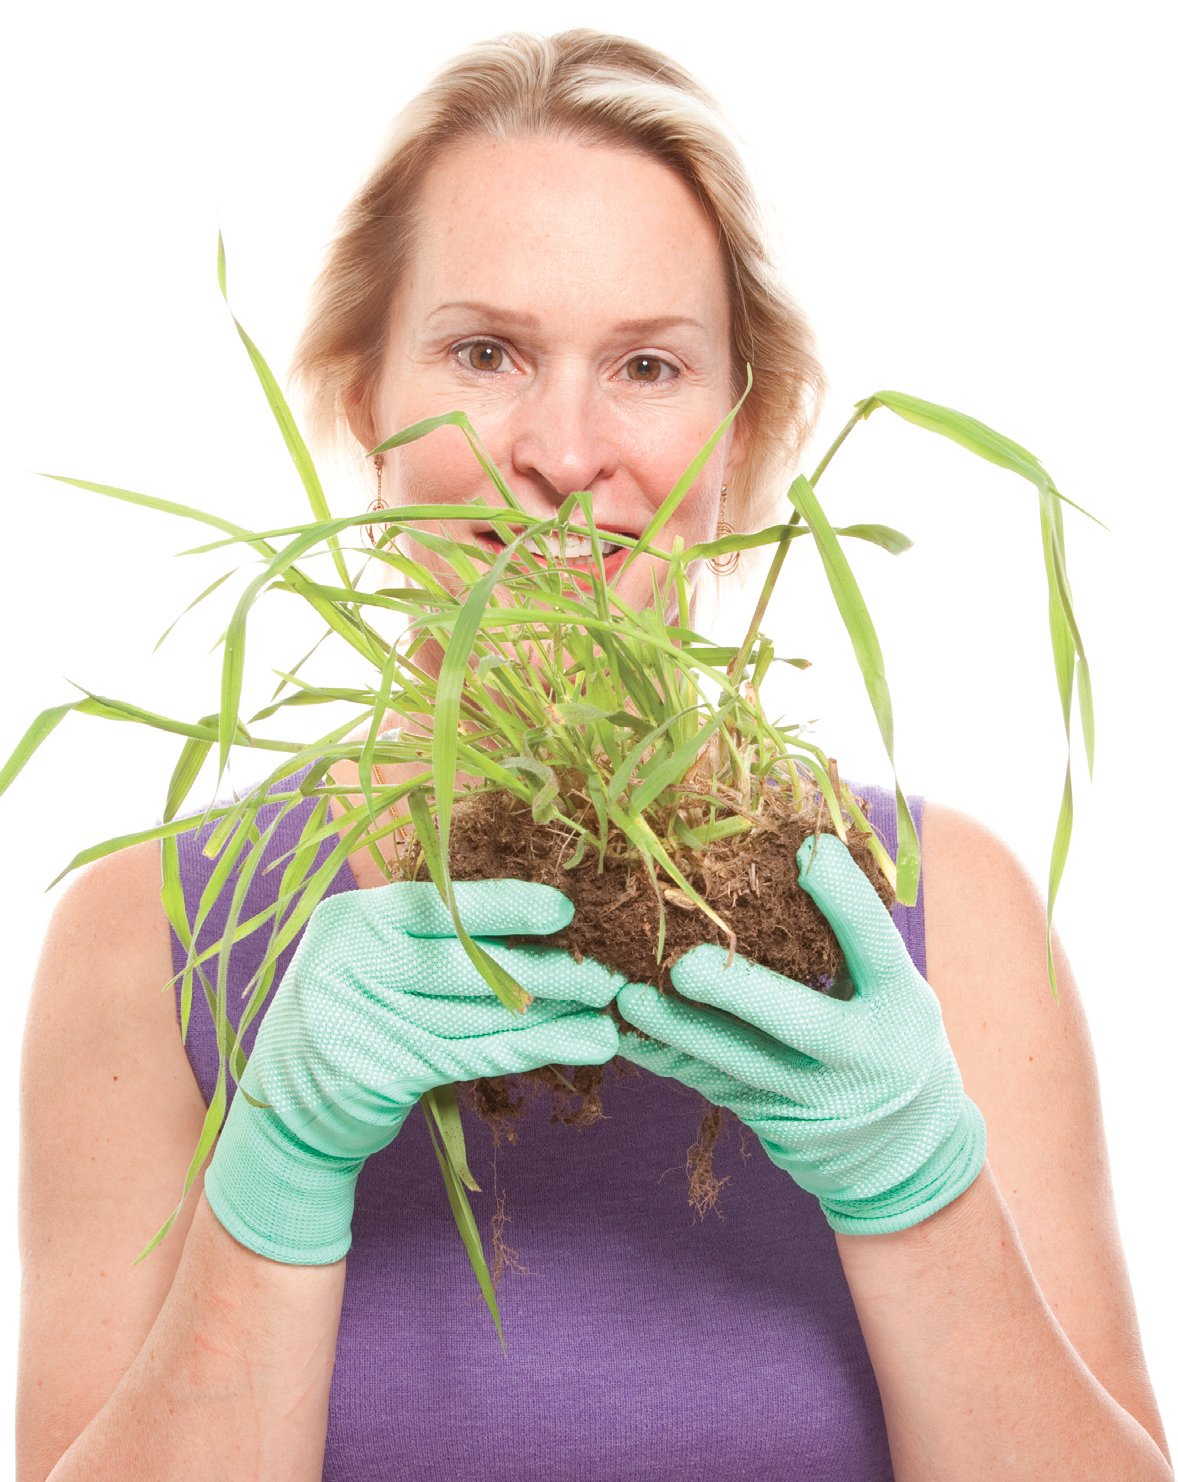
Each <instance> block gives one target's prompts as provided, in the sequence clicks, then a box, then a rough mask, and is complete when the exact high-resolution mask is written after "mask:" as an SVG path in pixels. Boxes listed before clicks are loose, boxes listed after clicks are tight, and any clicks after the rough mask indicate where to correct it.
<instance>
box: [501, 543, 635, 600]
mask: <svg viewBox="0 0 1178 1482" xmlns="http://www.w3.org/2000/svg"><path fill="white" fill-rule="evenodd" d="M474 539H475V542H476V543H477V544H478V545H480V546H481V547H482V548H483V549H484V550H485V551H487V552H489V553H490V554H491V555H492V556H498V555H499V554H500V552H501V551H502V550H503V541H502V540H500V538H499V537H498V536H497V535H496V534H495V533H494V532H493V531H490V530H476V531H474ZM630 549H631V547H630V546H626V545H614V544H613V543H612V542H610V541H607V540H602V541H601V554H602V562H601V565H600V566H597V565H596V564H595V562H594V560H593V548H592V546H591V545H590V543H589V541H588V540H587V539H585V538H583V537H579V536H568V537H566V539H565V552H564V556H563V558H562V557H561V554H560V548H559V546H554V545H550V544H549V542H547V541H546V540H544V539H543V537H540V538H539V539H538V540H537V541H536V542H535V543H534V544H533V545H531V546H528V547H520V548H519V549H518V550H517V552H516V559H517V560H518V562H519V564H520V565H521V566H523V567H524V568H525V569H528V568H527V557H528V556H530V557H531V559H532V560H533V561H535V562H536V563H537V564H538V565H540V566H549V565H556V566H559V567H561V568H562V569H563V570H566V571H568V572H570V573H571V574H572V577H573V580H574V581H575V582H576V584H577V585H578V586H579V587H580V588H581V589H582V590H584V591H590V590H591V589H592V586H593V583H592V582H591V581H589V580H586V579H585V578H584V577H580V576H578V575H577V573H578V572H588V571H591V570H592V571H597V572H598V574H599V575H602V574H604V578H605V580H606V582H612V581H613V579H614V577H615V576H616V575H617V573H618V571H619V570H620V569H621V565H622V562H623V561H624V560H625V559H626V555H627V553H628V552H629V550H630ZM525 550H526V555H525Z"/></svg>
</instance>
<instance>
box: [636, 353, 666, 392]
mask: <svg viewBox="0 0 1178 1482" xmlns="http://www.w3.org/2000/svg"><path fill="white" fill-rule="evenodd" d="M664 372H666V374H665V375H664ZM677 375H678V371H677V370H676V369H675V367H674V366H673V365H671V363H670V362H669V361H666V360H662V359H660V358H659V356H657V355H632V356H631V357H630V359H629V360H627V361H626V376H627V378H628V379H629V380H631V381H641V382H644V383H645V384H646V385H648V386H653V385H654V384H655V383H656V382H658V381H671V380H674V378H675V376H677Z"/></svg>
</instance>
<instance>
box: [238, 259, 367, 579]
mask: <svg viewBox="0 0 1178 1482" xmlns="http://www.w3.org/2000/svg"><path fill="white" fill-rule="evenodd" d="M217 283H218V285H219V286H220V289H221V297H222V298H223V299H224V300H225V307H226V308H228V309H229V317H230V319H232V320H233V327H234V328H235V329H236V330H237V333H238V335H239V337H240V339H241V343H242V344H243V345H244V346H245V349H246V354H247V355H248V356H249V358H250V363H251V364H252V365H253V368H254V373H255V374H256V375H257V378H258V380H259V382H260V383H261V387H262V390H263V392H264V393H265V396H266V401H267V403H268V405H269V407H270V410H271V412H272V413H273V414H274V420H275V421H276V422H277V423H278V430H279V431H280V432H281V434H282V440H283V442H284V443H285V444H286V450H287V452H288V453H289V454H290V456H291V461H292V462H293V463H294V466H295V469H296V470H297V472H298V475H299V479H300V480H301V482H302V485H303V488H304V489H305V490H306V493H307V500H308V503H309V504H310V506H311V512H312V514H314V516H315V518H316V519H318V520H329V519H330V518H331V511H330V509H328V507H327V498H326V496H325V495H324V493H323V485H322V484H321V483H320V480H319V474H318V472H317V470H316V468H315V464H314V462H313V461H312V458H311V454H310V452H309V451H308V449H307V444H306V443H305V442H304V440H303V435H302V433H301V432H300V431H299V429H298V424H297V423H296V422H295V419H294V414H293V413H292V412H291V409H290V407H289V405H288V404H287V400H286V397H285V396H283V394H282V389H281V387H280V386H279V385H278V382H277V381H276V380H275V378H274V373H273V372H272V371H271V369H270V367H269V366H268V365H267V364H266V359H265V356H263V354H262V352H261V351H260V350H259V349H258V347H257V345H255V344H254V342H253V340H252V339H251V338H250V337H249V335H248V334H247V333H246V332H245V330H244V329H243V328H242V325H241V322H240V320H239V319H238V317H237V315H236V314H235V313H234V312H233V310H232V308H230V307H229V291H228V287H227V284H226V271H225V241H224V238H223V237H222V235H221V233H220V232H218V233H217ZM327 544H328V548H329V549H330V551H331V558H332V562H333V563H334V565H335V569H336V571H337V572H338V574H339V579H340V581H341V582H342V583H343V585H344V586H345V587H351V586H352V579H351V577H350V576H349V575H348V568H347V565H346V564H345V562H344V558H343V555H342V553H341V551H340V548H339V542H338V540H337V539H336V538H335V536H334V535H333V536H330V537H329V538H328V542H327Z"/></svg>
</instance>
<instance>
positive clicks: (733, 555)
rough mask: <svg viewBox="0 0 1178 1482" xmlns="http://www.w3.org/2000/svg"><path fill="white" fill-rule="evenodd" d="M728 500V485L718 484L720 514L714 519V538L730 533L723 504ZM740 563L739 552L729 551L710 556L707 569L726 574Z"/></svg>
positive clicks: (721, 574) (730, 528)
mask: <svg viewBox="0 0 1178 1482" xmlns="http://www.w3.org/2000/svg"><path fill="white" fill-rule="evenodd" d="M727 502H728V485H727V484H721V485H720V515H719V518H718V519H717V521H716V539H717V540H722V539H723V538H724V536H725V535H731V534H732V526H731V525H729V524H728V523H727V521H726V520H725V519H724V506H725V505H726V504H727ZM739 565H740V552H739V551H729V552H728V554H727V555H726V556H712V557H711V559H710V560H709V561H708V570H709V571H711V572H713V573H714V574H715V575H716V576H728V575H730V573H732V572H733V571H735V570H736V568H737V567H738V566H739Z"/></svg>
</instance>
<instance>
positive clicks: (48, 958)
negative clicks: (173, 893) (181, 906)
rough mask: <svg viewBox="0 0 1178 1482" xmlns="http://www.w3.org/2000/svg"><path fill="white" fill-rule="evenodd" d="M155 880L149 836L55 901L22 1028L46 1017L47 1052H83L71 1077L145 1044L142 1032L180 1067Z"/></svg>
mask: <svg viewBox="0 0 1178 1482" xmlns="http://www.w3.org/2000/svg"><path fill="white" fill-rule="evenodd" d="M161 881H162V875H161V858H160V846H159V842H158V841H157V840H151V839H149V840H145V841H144V842H142V843H139V844H132V845H130V846H128V847H127V848H125V849H121V850H118V851H117V852H116V853H114V854H109V855H106V856H104V857H103V858H102V859H98V860H95V861H94V862H93V863H91V864H89V865H87V866H86V867H85V868H84V869H82V870H81V871H80V872H79V873H78V874H77V875H76V876H75V877H74V878H73V879H72V880H71V881H70V882H69V883H68V884H67V885H66V887H65V889H64V890H63V892H62V894H61V895H60V897H59V898H58V900H57V903H56V905H55V907H54V910H53V913H52V915H51V917H50V921H49V926H48V929H47V931H46V934H45V939H44V942H43V944H42V948H41V953H40V958H39V961H38V965H37V971H36V974H35V977H34V982H33V990H32V996H31V998H30V1007H29V1020H28V1034H29V1035H30V1037H32V1038H34V1039H36V1038H38V1037H39V1036H40V1035H41V1033H42V1031H43V1029H44V1027H45V1025H46V1022H47V1021H48V1022H50V1023H52V1024H53V1025H54V1026H55V1027H54V1032H53V1034H52V1036H51V1037H49V1039H48V1042H47V1043H46V1045H45V1049H46V1052H47V1054H49V1056H50V1058H51V1059H52V1060H53V1061H60V1062H62V1064H63V1065H64V1064H65V1063H68V1062H69V1061H70V1057H71V1055H72V1054H73V1052H74V1050H77V1051H79V1052H81V1051H82V1050H83V1049H84V1050H85V1054H84V1057H83V1060H84V1063H83V1064H82V1065H81V1066H78V1065H76V1064H75V1065H73V1066H72V1069H71V1074H73V1075H75V1076H76V1075H78V1074H82V1075H85V1074H87V1073H88V1072H89V1068H90V1067H91V1066H93V1065H95V1064H98V1065H101V1064H103V1063H104V1062H107V1061H113V1060H114V1059H116V1058H118V1057H119V1055H121V1054H123V1053H130V1052H131V1051H132V1050H134V1049H135V1047H138V1049H139V1051H140V1052H142V1051H143V1050H146V1049H147V1048H148V1045H147V1044H146V1043H145V1040H144V1037H145V1036H147V1037H148V1038H149V1039H150V1041H151V1046H152V1048H158V1049H159V1050H160V1051H161V1053H164V1054H165V1056H166V1058H169V1059H171V1060H174V1061H175V1066H174V1067H173V1070H174V1069H176V1068H178V1067H180V1066H182V1065H184V1064H185V1060H184V1051H183V1046H182V1045H181V1044H180V1037H179V1027H178V1023H177V1019H176V1010H175V997H174V995H173V994H172V993H171V992H166V991H164V990H165V988H166V987H167V985H168V984H169V982H170V980H171V977H172V973H173V967H172V952H171V937H170V928H169V924H168V918H167V914H166V912H165V910H164V907H163V902H162V900H161V897H160V888H161ZM88 1035H89V1036H92V1038H89V1039H87V1036H88Z"/></svg>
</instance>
